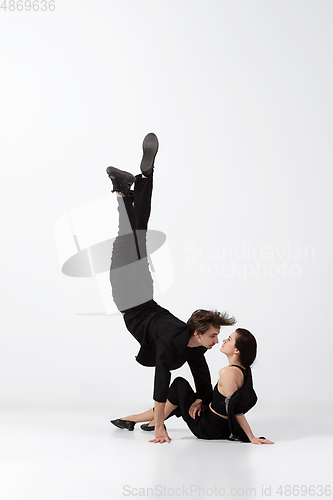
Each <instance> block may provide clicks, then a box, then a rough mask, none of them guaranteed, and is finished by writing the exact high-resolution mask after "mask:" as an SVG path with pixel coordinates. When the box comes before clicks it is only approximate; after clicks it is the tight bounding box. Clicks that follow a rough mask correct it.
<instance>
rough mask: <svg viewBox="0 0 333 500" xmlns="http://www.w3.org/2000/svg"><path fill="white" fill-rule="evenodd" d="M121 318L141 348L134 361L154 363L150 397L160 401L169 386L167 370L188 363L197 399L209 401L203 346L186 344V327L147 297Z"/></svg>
mask: <svg viewBox="0 0 333 500" xmlns="http://www.w3.org/2000/svg"><path fill="white" fill-rule="evenodd" d="M124 321H125V324H126V327H127V329H128V330H129V331H130V332H131V333H132V335H133V336H134V337H135V338H136V340H137V341H138V342H139V343H140V345H141V347H140V350H139V352H138V354H137V356H136V360H137V362H138V363H140V364H142V365H144V366H155V367H156V368H155V379H154V391H153V399H154V400H155V401H157V402H160V403H164V402H165V401H166V400H167V395H168V389H169V385H170V378H171V374H170V370H174V369H176V368H180V367H181V366H182V365H183V364H184V363H186V362H187V363H188V365H189V367H190V370H191V372H192V375H193V379H194V383H195V386H196V391H197V393H196V394H197V398H200V399H202V400H203V401H206V400H209V399H210V398H211V394H212V384H211V378H210V372H209V369H208V365H207V362H206V359H205V356H204V354H205V352H206V351H207V349H206V348H205V347H188V345H187V344H188V342H189V338H190V335H191V334H190V331H189V327H188V325H187V324H186V323H184V322H183V321H181V320H180V319H178V318H176V317H175V316H174V315H173V314H171V313H170V311H168V310H167V309H164V308H163V307H161V306H160V305H158V304H157V303H156V302H155V301H153V300H151V301H149V302H147V303H146V304H144V305H140V306H137V307H134V308H132V309H130V310H129V311H126V313H125V315H124Z"/></svg>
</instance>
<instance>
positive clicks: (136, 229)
mask: <svg viewBox="0 0 333 500" xmlns="http://www.w3.org/2000/svg"><path fill="white" fill-rule="evenodd" d="M152 191H153V176H152V175H151V176H150V177H147V178H143V177H142V175H141V174H140V175H137V176H136V177H135V184H134V191H133V192H132V194H131V195H129V196H124V197H117V200H118V212H119V226H118V235H117V237H116V239H115V241H114V244H113V249H112V257H111V267H110V282H111V287H112V297H113V300H114V302H115V304H116V306H117V308H118V310H119V311H121V312H125V311H126V310H128V309H131V308H132V307H136V306H138V305H140V304H144V303H146V302H148V301H150V300H152V299H153V296H154V282H153V279H152V276H151V273H150V269H149V263H148V256H147V228H148V221H149V216H150V212H151V197H152Z"/></svg>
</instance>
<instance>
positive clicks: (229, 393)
mask: <svg viewBox="0 0 333 500" xmlns="http://www.w3.org/2000/svg"><path fill="white" fill-rule="evenodd" d="M220 351H221V352H223V353H224V354H225V355H226V356H227V358H228V361H229V366H227V367H225V368H222V369H221V370H220V372H219V380H218V382H217V384H216V386H215V388H214V391H213V395H212V398H211V401H210V402H209V403H204V404H202V402H201V404H196V405H195V406H193V403H194V402H195V401H196V396H195V394H194V391H193V389H192V388H191V386H190V384H189V383H188V381H187V380H185V379H184V378H182V377H177V378H176V379H175V380H174V381H173V383H172V384H171V387H170V389H169V393H168V400H167V403H166V405H165V419H166V418H170V417H171V416H173V415H175V416H177V417H182V418H183V420H185V422H186V424H187V425H188V427H189V429H190V430H191V432H192V433H193V434H194V435H195V436H196V437H197V438H199V439H229V440H237V441H243V442H251V443H253V444H274V443H273V442H272V441H269V440H268V439H266V438H264V437H259V438H257V437H255V436H254V435H253V433H252V430H251V428H250V426H249V424H248V422H247V420H246V418H245V416H244V414H245V413H246V412H247V411H248V410H249V409H250V408H252V407H253V406H254V405H255V404H256V402H257V396H256V393H255V392H254V389H253V385H252V374H251V368H250V365H251V364H252V363H253V361H254V359H255V357H256V351H257V344H256V340H255V338H254V336H253V335H252V334H251V333H250V332H249V331H248V330H245V329H243V328H237V329H236V330H235V331H234V332H233V333H232V334H231V335H230V336H229V337H228V338H227V339H225V340H224V341H223V345H222V347H221V349H220ZM124 420H126V421H132V422H133V423H137V422H146V421H148V420H150V424H149V425H154V412H153V409H150V410H147V411H146V412H143V413H140V414H138V415H129V416H127V417H124Z"/></svg>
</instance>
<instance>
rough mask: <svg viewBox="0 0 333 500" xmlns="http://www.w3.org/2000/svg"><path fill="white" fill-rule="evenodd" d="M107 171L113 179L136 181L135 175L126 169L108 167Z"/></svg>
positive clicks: (130, 182)
mask: <svg viewBox="0 0 333 500" xmlns="http://www.w3.org/2000/svg"><path fill="white" fill-rule="evenodd" d="M106 173H107V174H108V176H109V177H110V178H111V179H120V180H124V181H126V182H128V183H129V184H132V183H133V182H134V181H135V177H134V175H132V174H131V173H130V172H125V170H119V168H116V167H108V168H107V169H106Z"/></svg>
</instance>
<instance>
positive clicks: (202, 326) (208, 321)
mask: <svg viewBox="0 0 333 500" xmlns="http://www.w3.org/2000/svg"><path fill="white" fill-rule="evenodd" d="M235 323H236V320H235V318H234V317H233V316H231V317H230V318H228V313H226V312H224V313H220V312H219V311H206V309H197V310H196V311H194V313H193V314H192V316H191V317H190V318H189V319H188V320H187V324H188V326H189V327H190V332H191V335H193V333H194V332H195V331H197V332H199V333H201V334H203V333H205V332H206V331H207V330H208V329H209V328H210V327H211V326H213V327H214V328H219V327H220V326H230V325H234V324H235Z"/></svg>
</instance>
